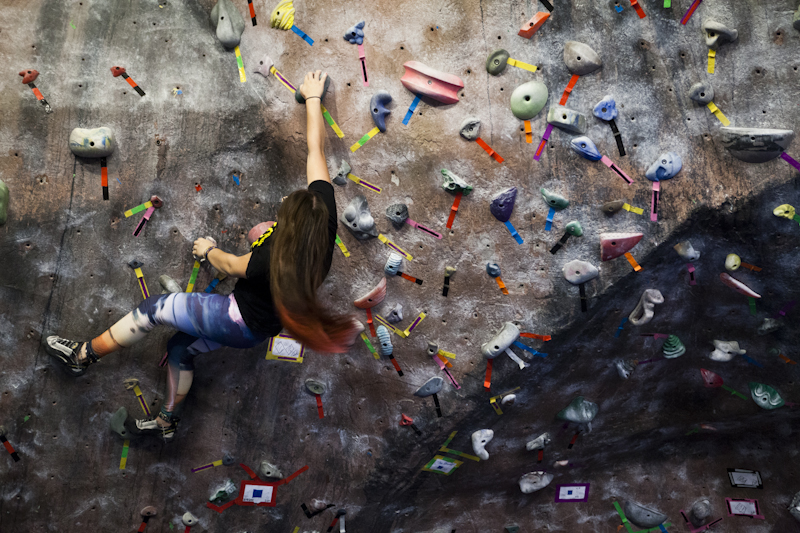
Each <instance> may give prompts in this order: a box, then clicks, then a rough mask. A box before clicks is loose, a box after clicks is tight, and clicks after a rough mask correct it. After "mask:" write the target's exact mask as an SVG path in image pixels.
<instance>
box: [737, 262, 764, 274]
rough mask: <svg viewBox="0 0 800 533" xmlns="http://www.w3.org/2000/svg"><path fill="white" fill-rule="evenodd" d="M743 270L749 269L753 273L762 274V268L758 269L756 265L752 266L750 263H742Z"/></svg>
mask: <svg viewBox="0 0 800 533" xmlns="http://www.w3.org/2000/svg"><path fill="white" fill-rule="evenodd" d="M742 268H748V269H750V270H752V271H753V272H761V267H757V266H755V265H751V264H749V263H742Z"/></svg>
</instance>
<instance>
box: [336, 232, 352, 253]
mask: <svg viewBox="0 0 800 533" xmlns="http://www.w3.org/2000/svg"><path fill="white" fill-rule="evenodd" d="M336 244H337V245H338V246H339V249H340V250H341V251H342V253H343V254H344V256H345V257H350V252H348V251H347V246H345V245H344V243H343V242H342V239H340V238H339V234H338V233H337V234H336Z"/></svg>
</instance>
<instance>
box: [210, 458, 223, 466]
mask: <svg viewBox="0 0 800 533" xmlns="http://www.w3.org/2000/svg"><path fill="white" fill-rule="evenodd" d="M211 464H212V465H214V466H222V459H217V460H216V461H214V462H213V463H211Z"/></svg>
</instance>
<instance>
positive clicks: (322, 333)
mask: <svg viewBox="0 0 800 533" xmlns="http://www.w3.org/2000/svg"><path fill="white" fill-rule="evenodd" d="M328 215H329V213H328V208H327V206H326V205H325V202H323V201H322V199H321V198H320V197H319V195H318V194H315V193H314V192H312V191H308V190H299V191H295V192H293V193H292V194H290V195H289V196H287V197H286V199H285V200H284V201H283V203H282V204H281V207H280V209H279V210H278V224H277V227H276V231H275V233H274V234H273V235H272V237H271V238H272V239H273V241H272V243H271V245H270V254H271V258H270V282H269V283H270V289H271V290H272V300H273V302H274V304H275V310H276V311H277V312H278V316H279V317H280V320H281V324H283V327H285V328H286V329H287V330H289V332H290V333H291V334H292V335H293V336H294V337H295V338H297V339H298V340H299V341H301V342H302V343H303V344H305V345H306V346H307V347H309V348H311V349H312V350H316V351H319V352H332V353H344V352H347V351H348V350H349V348H350V346H351V345H352V344H353V340H354V338H355V335H356V334H357V333H358V331H359V329H358V326H357V325H356V323H355V322H354V321H353V318H352V317H349V316H331V315H330V314H328V313H327V312H326V311H325V310H324V309H323V308H322V306H320V304H319V301H318V300H317V288H319V286H320V285H322V282H323V280H324V279H325V275H326V274H327V272H326V270H325V258H326V255H327V253H328V247H329V246H330V237H329V233H328Z"/></svg>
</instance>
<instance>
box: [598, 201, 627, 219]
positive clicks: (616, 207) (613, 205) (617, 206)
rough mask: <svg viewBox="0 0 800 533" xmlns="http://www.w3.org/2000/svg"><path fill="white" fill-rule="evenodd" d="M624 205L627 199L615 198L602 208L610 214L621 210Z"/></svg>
mask: <svg viewBox="0 0 800 533" xmlns="http://www.w3.org/2000/svg"><path fill="white" fill-rule="evenodd" d="M624 205H625V200H613V201H611V202H606V203H604V204H603V205H602V207H600V209H601V210H602V211H603V213H605V214H606V215H608V216H610V215H613V214H614V213H616V212H617V211H620V210H621V209H622V207H623V206H624Z"/></svg>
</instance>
